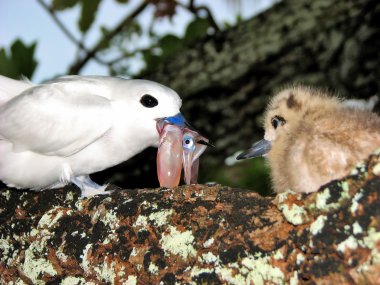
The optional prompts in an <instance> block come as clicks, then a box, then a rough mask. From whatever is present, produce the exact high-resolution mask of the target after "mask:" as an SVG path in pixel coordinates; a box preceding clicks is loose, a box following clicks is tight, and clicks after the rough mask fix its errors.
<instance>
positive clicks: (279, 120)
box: [271, 116, 286, 129]
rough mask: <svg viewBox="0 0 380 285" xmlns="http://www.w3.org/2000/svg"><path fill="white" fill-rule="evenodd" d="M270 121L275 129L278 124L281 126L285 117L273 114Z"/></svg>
mask: <svg viewBox="0 0 380 285" xmlns="http://www.w3.org/2000/svg"><path fill="white" fill-rule="evenodd" d="M271 123H272V126H273V128H274V129H277V127H278V126H280V125H281V126H283V125H284V124H285V123H286V121H285V119H284V118H283V117H280V116H274V117H273V118H272V121H271Z"/></svg>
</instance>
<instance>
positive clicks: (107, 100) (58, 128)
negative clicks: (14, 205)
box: [0, 76, 181, 195]
mask: <svg viewBox="0 0 380 285" xmlns="http://www.w3.org/2000/svg"><path fill="white" fill-rule="evenodd" d="M15 82H18V83H19V85H18V83H15ZM0 84H3V85H2V87H1V90H5V91H4V92H3V93H2V94H5V95H4V97H6V96H8V100H6V103H4V104H3V105H0V180H2V181H3V182H5V183H6V184H7V185H9V186H14V187H17V188H31V189H44V188H53V187H58V186H62V185H64V184H67V183H69V182H73V183H75V184H77V185H78V186H79V187H81V188H82V193H84V195H88V193H90V192H88V191H87V190H88V189H89V188H94V187H95V186H94V185H96V184H95V183H93V182H92V181H91V180H90V179H89V178H88V174H91V173H93V172H96V171H100V170H103V169H106V168H108V167H111V166H113V165H116V164H118V163H121V162H123V161H125V160H127V159H129V158H130V157H132V156H134V155H135V154H137V153H139V152H140V151H142V150H143V149H145V148H146V147H148V146H154V145H156V144H157V142H158V133H157V130H156V121H155V119H158V118H162V117H168V116H173V115H175V114H177V113H179V108H180V106H181V100H180V98H179V97H178V95H177V94H176V93H175V92H174V91H173V90H171V89H169V88H167V87H165V86H162V85H160V84H158V83H154V82H150V81H146V80H126V79H121V78H113V77H95V76H66V77H61V78H59V79H57V80H54V81H50V82H47V83H45V84H42V85H38V86H30V84H29V83H25V82H21V83H20V82H19V81H14V80H11V79H9V80H7V79H4V78H1V80H0ZM8 84H9V85H8ZM26 84H27V85H26ZM27 86H28V87H27ZM25 88H26V89H25ZM8 90H11V91H8ZM17 90H20V91H21V93H20V94H18V95H15V94H14V93H15V92H16V91H17ZM7 94H8V95H7ZM145 94H150V95H152V96H154V97H155V98H157V99H158V101H159V104H158V106H156V107H154V108H146V107H144V106H143V105H142V104H141V103H140V99H141V97H142V96H143V95H145ZM96 186H99V185H96ZM95 188H96V187H95ZM86 189H87V190H86ZM98 189H99V193H101V192H102V191H103V190H104V187H101V186H99V187H98ZM91 193H94V192H91Z"/></svg>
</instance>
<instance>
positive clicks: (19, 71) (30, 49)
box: [0, 39, 37, 79]
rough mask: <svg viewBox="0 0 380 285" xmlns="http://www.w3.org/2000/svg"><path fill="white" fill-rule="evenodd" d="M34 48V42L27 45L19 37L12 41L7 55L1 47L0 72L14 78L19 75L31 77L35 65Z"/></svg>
mask: <svg viewBox="0 0 380 285" xmlns="http://www.w3.org/2000/svg"><path fill="white" fill-rule="evenodd" d="M35 49H36V43H32V44H31V45H30V46H27V45H25V44H24V43H23V42H22V41H21V40H19V39H17V40H16V41H14V42H13V44H12V46H11V48H10V53H9V55H7V52H6V50H5V49H4V48H2V49H1V50H0V74H3V75H5V76H8V77H12V78H16V79H18V78H20V76H21V75H24V76H26V77H28V78H31V77H32V75H33V73H34V71H35V69H36V67H37V61H36V60H35V59H34V52H35Z"/></svg>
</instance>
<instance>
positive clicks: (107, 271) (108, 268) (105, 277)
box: [92, 256, 116, 284]
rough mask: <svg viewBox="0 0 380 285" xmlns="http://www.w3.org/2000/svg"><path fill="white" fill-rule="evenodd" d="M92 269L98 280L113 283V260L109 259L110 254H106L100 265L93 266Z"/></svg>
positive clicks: (114, 275) (114, 274)
mask: <svg viewBox="0 0 380 285" xmlns="http://www.w3.org/2000/svg"><path fill="white" fill-rule="evenodd" d="M92 269H93V270H94V271H95V272H96V275H97V276H98V279H99V280H102V281H104V282H106V283H111V284H114V283H115V277H116V273H115V261H111V257H110V256H106V257H105V259H104V261H103V264H102V265H101V266H93V267H92Z"/></svg>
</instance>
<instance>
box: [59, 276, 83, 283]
mask: <svg viewBox="0 0 380 285" xmlns="http://www.w3.org/2000/svg"><path fill="white" fill-rule="evenodd" d="M73 284H75V285H85V284H86V285H88V284H89V283H87V282H86V280H85V279H84V278H82V277H74V276H69V277H66V278H64V279H63V280H62V281H61V284H60V285H73Z"/></svg>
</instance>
